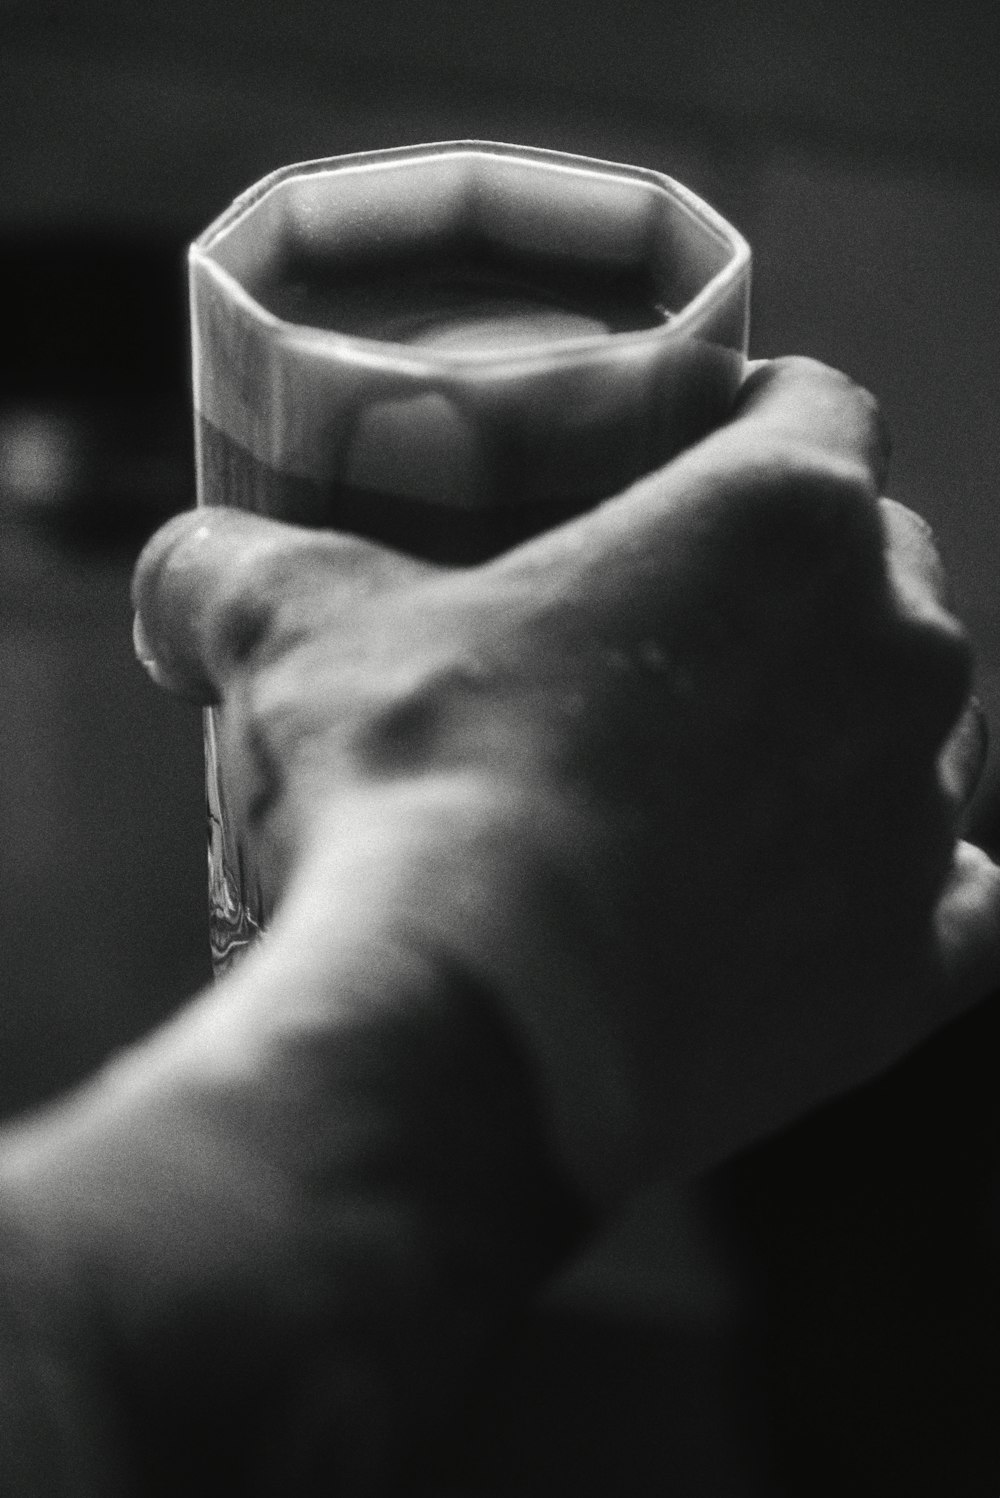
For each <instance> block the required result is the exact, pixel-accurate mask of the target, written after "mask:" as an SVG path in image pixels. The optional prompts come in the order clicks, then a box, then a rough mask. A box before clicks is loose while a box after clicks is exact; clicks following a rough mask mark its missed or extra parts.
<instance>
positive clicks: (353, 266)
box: [189, 141, 750, 972]
mask: <svg viewBox="0 0 1000 1498" xmlns="http://www.w3.org/2000/svg"><path fill="white" fill-rule="evenodd" d="M189 268H190V295H191V328H192V346H193V366H194V409H195V424H196V463H197V484H198V502H199V504H212V505H235V506H237V507H240V508H243V509H247V510H252V511H255V512H257V513H259V514H263V515H269V516H274V517H276V518H278V519H281V520H287V521H291V522H294V523H297V524H301V525H314V526H329V527H335V528H338V529H341V530H347V531H353V532H355V533H358V534H361V535H364V536H367V537H370V538H373V539H376V540H381V541H384V542H386V543H387V544H390V545H392V546H395V547H397V548H400V549H404V550H408V551H410V552H412V553H414V554H416V555H420V556H422V557H425V558H427V559H430V560H433V561H436V562H439V563H440V564H442V565H450V566H461V565H473V564H475V563H476V562H477V561H480V560H482V559H484V558H486V557H488V556H490V555H493V554H495V553H497V552H499V551H501V550H503V549H504V548H506V547H508V546H511V545H514V544H516V543H517V542H518V541H520V540H523V539H525V538H526V537H528V536H530V535H532V534H534V533H536V532H538V531H540V530H542V529H544V528H546V527H548V526H551V525H555V524H558V523H559V522H560V521H562V520H564V519H566V518H567V517H568V516H570V515H572V514H574V513H577V512H579V511H581V510H584V509H586V508H588V507H589V506H592V505H594V504H597V503H599V502H600V501H601V500H603V499H605V498H607V497H608V496H610V495H612V494H614V493H616V492H617V491H619V490H620V489H622V488H624V487H625V486H626V485H627V484H629V483H631V482H632V481H633V480H635V479H637V478H638V477H640V476H641V475H642V474H644V473H646V472H648V471H650V470H651V469H653V468H655V467H657V466H658V465H660V464H662V463H664V462H666V461H667V460H668V459H669V458H670V457H671V456H673V455H674V454H676V453H677V452H679V451H680V450H681V449H682V448H684V447H685V446H687V445H688V444H689V443H691V442H693V441H695V440H696V439H697V438H699V437H700V436H702V435H704V433H706V432H707V431H708V430H710V429H711V428H712V427H713V426H714V425H715V424H717V423H718V422H719V421H720V420H721V419H722V418H723V417H724V416H725V414H726V412H727V411H728V409H729V407H730V405H731V402H732V399H733V396H734V394H735V391H736V389H737V388H738V385H739V383H740V380H741V378H742V375H743V370H744V364H745V356H746V348H747V336H748V325H749V291H750V250H749V246H748V245H747V244H746V242H745V240H744V239H743V238H742V237H741V236H740V235H739V234H738V233H737V231H736V230H735V229H733V228H732V227H731V226H730V225H729V224H727V223H726V222H725V220H724V219H722V218H721V217H720V216H719V215H718V214H717V213H716V212H715V211H714V210H713V209H712V208H710V207H709V206H708V205H707V204H706V203H703V202H702V201H701V200H700V199H699V198H697V197H696V196H695V195H694V194H693V193H691V192H690V191H689V190H688V189H686V188H684V187H682V186H681V185H680V184H679V183H677V182H674V181H673V180H672V179H670V178H669V177H666V176H663V175H662V174H661V173H658V172H653V171H648V170H645V169H643V168H640V167H635V166H619V165H613V164H610V163H607V162H601V161H594V160H590V159H589V158H584V157H577V156H570V155H566V154H563V153H560V152H554V151H547V150H540V149H536V148H526V147H517V146H509V145H498V144H493V143H487V142H478V141H457V142H446V143H442V144H435V145H427V146H415V147H408V148H404V149H397V150H387V151H373V152H367V153H363V154H360V155H352V156H342V157H336V158H331V159H328V160H323V161H312V162H305V163H301V164H298V165H294V166H288V167H284V168H282V169H281V170H279V171H276V172H274V173H272V174H271V175H270V176H268V177H265V178H264V179H263V180H262V181H261V182H258V183H257V184H256V185H255V186H254V187H252V188H250V189H249V191H248V192H246V193H244V194H243V195H242V196H241V197H240V198H238V199H237V200H236V201H235V202H234V203H233V204H232V206H231V207H230V208H229V209H228V210H227V211H226V212H225V213H223V215H222V216H221V217H220V218H219V219H217V220H216V221H215V222H214V223H213V224H212V225H211V226H210V227H209V228H208V229H206V230H205V232H204V233H203V234H202V235H201V236H200V237H199V238H198V239H197V240H196V242H195V243H194V244H193V245H192V247H191V250H190V256H189ZM221 711H223V709H220V708H213V709H209V710H207V712H206V715H205V741H206V775H207V793H208V816H209V889H210V936H211V945H212V956H213V962H214V964H215V968H216V971H217V972H221V971H224V970H225V969H226V968H227V967H228V966H229V965H230V964H231V963H232V961H233V960H234V959H235V957H236V956H238V955H239V953H240V952H242V951H243V950H244V949H245V948H246V947H247V946H248V945H249V944H250V943H252V942H253V941H254V940H255V939H256V938H257V937H258V935H259V934H260V933H261V932H262V931H263V930H264V928H265V927H266V924H267V919H268V911H267V909H266V906H265V902H264V899H263V895H262V891H261V880H260V877H259V872H258V868H257V864H256V860H255V854H254V849H253V847H252V846H251V844H250V842H249V840H248V839H247V838H246V837H245V836H244V835H243V832H242V830H241V829H240V827H239V826H237V825H236V823H235V822H234V820H233V817H232V815H231V813H230V811H229V809H228V808H227V798H226V766H225V764H224V763H223V762H222V760H221V758H220V752H219V743H220V737H219V734H218V721H219V719H218V714H219V713H220V712H221Z"/></svg>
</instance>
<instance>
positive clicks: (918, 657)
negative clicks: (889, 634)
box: [894, 609, 973, 747]
mask: <svg viewBox="0 0 1000 1498" xmlns="http://www.w3.org/2000/svg"><path fill="white" fill-rule="evenodd" d="M894 664H895V679H896V682H897V688H898V696H897V702H900V703H901V706H902V709H903V712H902V715H901V717H902V722H901V727H902V728H903V730H904V731H909V732H911V733H916V734H918V735H919V737H920V738H921V740H923V741H926V742H928V743H930V744H931V745H933V746H934V747H937V746H939V745H940V744H941V743H942V742H943V740H944V739H945V738H946V736H947V735H948V734H949V733H950V732H951V730H952V729H953V728H954V726H955V724H956V723H957V722H958V720H959V718H960V717H961V715H962V713H963V711H964V709H965V707H966V705H967V703H968V700H969V694H970V692H971V689H972V675H973V652H972V647H971V644H970V642H969V638H968V635H967V634H966V632H965V630H964V629H963V627H962V626H961V624H959V622H958V620H957V619H955V618H954V617H953V615H951V614H947V613H946V612H945V611H944V610H943V609H940V610H936V611H935V612H934V613H933V614H931V613H927V614H925V615H924V616H922V617H920V618H917V617H911V618H909V619H906V620H904V621H902V622H901V623H899V624H898V626H897V637H896V650H895V662H894Z"/></svg>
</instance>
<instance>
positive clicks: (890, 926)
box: [0, 361, 1000, 1494]
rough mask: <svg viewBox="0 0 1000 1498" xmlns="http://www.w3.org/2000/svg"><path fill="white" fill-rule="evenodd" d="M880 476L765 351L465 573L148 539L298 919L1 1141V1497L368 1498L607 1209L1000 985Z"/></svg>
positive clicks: (241, 797) (778, 1119)
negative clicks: (653, 462) (40, 1466)
mask: <svg viewBox="0 0 1000 1498" xmlns="http://www.w3.org/2000/svg"><path fill="white" fill-rule="evenodd" d="M885 457H886V454H885V444H884V439H883V435H882V431H881V426H880V422H879V419H878V416H877V412H876V410H875V408H874V405H873V403H872V401H871V399H870V397H868V396H867V395H865V394H864V393H863V392H861V391H859V390H857V388H856V387H854V386H852V385H851V384H850V383H849V382H848V381H846V380H845V379H844V378H843V377H842V376H839V375H836V374H834V373H833V372H831V371H829V370H825V369H823V368H821V367H820V366H817V365H814V364H811V363H808V362H805V361H783V362H780V363H777V364H773V365H767V366H762V367H760V368H758V369H757V370H755V372H754V373H753V375H752V376H751V378H750V379H749V381H748V382H747V385H746V387H745V390H744V392H743V395H742V397H741V400H740V403H739V406H738V409H737V411H736V412H735V413H734V416H733V419H732V420H731V422H730V423H729V424H728V425H727V426H726V427H725V428H724V429H723V430H721V431H720V432H718V433H716V434H715V435H713V436H712V437H710V438H708V439H706V440H705V441H704V442H703V443H701V444H699V446H698V447H696V448H694V449H692V450H691V451H690V452H688V453H686V454H685V455H683V456H682V457H681V458H679V459H677V460H676V461H675V462H674V463H672V464H671V465H669V467H668V468H666V469H665V470H663V471H662V472H661V473H659V474H657V475H654V476H653V477H651V478H649V479H647V480H645V481H644V482H643V483H641V484H640V485H638V486H636V487H635V488H634V489H633V490H630V491H629V492H628V493H626V494H624V495H623V496H621V497H620V498H618V499H617V500H614V501H612V502H610V503H608V504H606V505H604V506H602V507H601V508H600V510H598V511H597V512H595V513H594V514H592V515H590V516H587V517H584V518H582V519H580V520H579V521H576V522H574V523H572V524H570V525H568V526H566V527H563V528H561V529H560V530H558V531H555V532H552V533H550V534H549V535H547V536H544V537H542V538H539V539H538V540H537V541H535V542H532V543H530V544H528V545H525V546H523V547H521V548H519V549H517V550H516V551H513V552H511V553H509V554H508V555H506V556H504V557H502V558H500V559H498V560H497V561H494V562H491V563H489V564H487V565H484V566H482V567H477V568H470V569H462V570H459V571H448V572H445V571H439V570H437V569H435V568H431V567H429V566H427V565H425V564H421V563H416V562H413V561H412V560H409V559H406V558H403V557H399V556H397V555H395V554H392V553H389V552H386V551H383V550H381V549H379V548H377V547H374V546H371V545H369V544H367V543H365V542H361V541H356V540H353V539H350V538H346V537H334V536H329V535H320V534H317V533H315V532H306V531H297V530H291V529H288V528H285V527H280V526H277V525H274V524H272V523H269V522H265V521H262V520H259V519H255V518H253V517H249V516H244V515H239V514H236V513H233V512H228V511H222V510H217V511H202V512H199V513H198V514H195V515H189V516H182V517H179V518H178V519H177V520H176V521H175V522H172V523H171V524H170V525H169V526H167V527H166V528H165V529H164V531H163V532H161V533H160V534H159V535H158V536H157V537H156V538H154V540H153V542H152V543H151V544H150V546H149V547H148V548H147V550H146V552H145V554H144V557H143V559H142V560H141V562H140V565H139V568H138V571H137V576H136V603H137V608H138V614H139V621H140V624H139V633H138V638H139V643H140V649H141V654H142V655H143V656H144V657H145V658H146V660H147V662H148V663H149V666H150V669H151V671H152V672H153V674H154V675H155V677H156V678H157V679H158V680H159V681H160V682H161V683H162V684H163V685H165V686H168V687H169V688H171V689H172V690H175V691H178V692H179V693H181V694H183V695H185V696H188V697H191V698H193V699H194V700H196V701H203V702H220V703H221V704H222V707H223V722H224V729H225V746H224V747H225V753H226V756H227V759H228V762H229V763H230V765H231V766H232V774H233V784H234V786H235V788H236V796H237V802H238V812H239V815H240V816H241V817H242V818H243V820H244V822H245V825H246V826H247V828H248V831H249V833H250V835H251V836H252V837H253V838H254V839H255V840H256V843H257V846H258V849H259V852H260V857H261V861H262V865H263V867H264V868H265V869H266V870H267V871H268V877H269V879H270V881H271V893H272V896H273V898H274V901H275V903H276V916H275V919H274V923H273V927H272V929H271V931H270V933H269V937H268V940H267V942H266V943H265V944H264V945H263V946H262V947H261V949H260V950H259V951H258V952H257V953H255V954H254V955H253V956H252V957H251V958H250V959H248V960H247V961H246V962H245V963H244V964H243V966H242V967H241V968H239V969H238V970H237V971H236V972H235V973H234V974H233V975H232V977H231V978H230V979H228V980H227V981H226V982H223V983H221V984H219V985H217V986H216V988H215V989H214V990H213V991H211V992H210V993H207V994H205V995H203V996H202V997H201V998H199V999H197V1000H196V1001H195V1002H194V1003H193V1004H192V1005H191V1006H190V1008H189V1009H188V1010H187V1011H185V1012H184V1013H183V1014H181V1015H180V1016H179V1017H178V1018H177V1019H176V1020H175V1021H174V1023H173V1024H172V1025H171V1026H169V1027H168V1028H167V1029H165V1030H164V1031H162V1032H160V1033H159V1034H158V1035H156V1036H154V1037H152V1038H151V1039H150V1040H149V1041H148V1042H146V1043H145V1044H143V1045H142V1046H139V1047H137V1048H136V1049H135V1050H134V1051H133V1052H130V1053H128V1054H126V1055H125V1056H122V1057H120V1058H118V1059H116V1060H115V1061H114V1062H113V1063H112V1064H111V1065H110V1066H109V1067H108V1068H107V1069H106V1071H105V1072H104V1073H103V1074H102V1075H101V1076H100V1077H99V1078H97V1079H96V1080H95V1082H94V1083H93V1084H91V1085H90V1086H89V1087H87V1088H85V1089H83V1090H82V1091H81V1092H80V1093H79V1094H77V1095H75V1096H74V1097H72V1098H70V1099H67V1100H66V1101H65V1102H64V1103H63V1104H62V1105H60V1106H59V1107H58V1108H55V1109H51V1110H48V1111H47V1112H46V1113H44V1114H43V1115H41V1116H40V1117H39V1118H37V1119H35V1120H32V1121H30V1122H28V1123H26V1124H25V1125H23V1126H22V1127H21V1128H19V1129H17V1130H14V1131H12V1132H10V1133H9V1134H8V1135H7V1137H6V1138H5V1139H4V1141H3V1144H2V1154H0V1200H2V1203H3V1209H4V1210H3V1216H2V1219H0V1220H2V1221H4V1222H6V1223H7V1225H8V1230H9V1233H10V1236H11V1239H12V1246H11V1252H10V1253H9V1254H8V1256H7V1262H8V1264H9V1265H11V1266H14V1267H12V1268H8V1270H7V1271H6V1290H7V1302H8V1304H9V1306H10V1308H11V1317H12V1325H13V1326H14V1327H15V1331H13V1332H12V1333H11V1336H10V1338H9V1346H10V1348H11V1349H12V1351H11V1356H10V1357H9V1358H8V1360H7V1368H8V1370H9V1372H10V1380H11V1383H12V1391H9V1402H10V1407H11V1408H12V1409H13V1411H14V1412H15V1413H14V1416H13V1417H12V1420H11V1422H10V1429H11V1430H12V1431H13V1435H12V1436H11V1437H9V1439H8V1448H7V1451H6V1452H3V1451H2V1449H0V1456H3V1458H4V1460H5V1461H6V1463H7V1471H8V1472H13V1473H15V1477H16V1474H17V1472H18V1469H17V1466H16V1463H17V1461H18V1459H19V1457H20V1459H21V1460H22V1462H23V1461H24V1460H25V1458H24V1449H25V1447H24V1442H25V1441H26V1440H27V1439H28V1436H27V1435H26V1434H25V1432H27V1433H28V1435H30V1432H31V1429H32V1422H33V1421H34V1423H35V1428H36V1430H37V1428H39V1427H44V1428H45V1429H46V1430H47V1432H48V1438H49V1448H48V1456H49V1458H50V1461H51V1463H53V1464H54V1465H53V1466H52V1469H51V1471H49V1472H48V1473H47V1474H44V1473H43V1475H42V1476H41V1477H39V1476H38V1475H37V1473H36V1474H32V1472H30V1471H28V1468H27V1467H24V1469H23V1470H24V1471H27V1473H28V1475H27V1476H26V1477H16V1481H15V1482H14V1483H11V1482H7V1483H6V1484H5V1486H4V1490H5V1491H10V1492H13V1493H24V1494H29V1493H36V1492H37V1493H43V1492H44V1493H46V1494H57V1493H59V1492H63V1491H65V1492H74V1493H78V1492H85V1491H88V1489H87V1487H86V1486H85V1479H86V1477H87V1476H88V1475H89V1480H90V1482H91V1488H92V1490H93V1491H95V1492H100V1493H102V1494H105V1493H106V1494H115V1493H118V1492H122V1493H131V1492H146V1491H155V1486H153V1485H152V1484H153V1474H154V1473H156V1472H161V1471H163V1470H167V1469H168V1470H169V1471H170V1474H171V1479H172V1480H173V1481H175V1482H179V1483H181V1484H182V1485H183V1487H184V1490H185V1491H197V1490H198V1489H197V1486H196V1484H197V1481H198V1480H199V1479H200V1478H201V1477H204V1478H205V1480H206V1490H209V1489H210V1490H211V1491H214V1492H219V1491H223V1492H225V1491H233V1492H237V1491H240V1492H244V1491H251V1492H272V1491H273V1492H289V1491H294V1492H296V1493H305V1492H309V1491H311V1490H312V1489H311V1487H310V1483H311V1482H315V1484H316V1486H317V1487H320V1488H321V1489H322V1490H324V1491H326V1490H329V1489H330V1485H331V1482H333V1483H335V1484H336V1490H337V1491H339V1492H346V1493H355V1492H377V1491H382V1490H383V1488H384V1486H386V1485H391V1483H393V1482H396V1481H399V1480H401V1479H404V1478H405V1477H406V1476H407V1474H408V1473H410V1472H412V1470H413V1463H414V1462H415V1461H416V1460H417V1454H416V1446H417V1432H431V1433H432V1434H433V1432H434V1431H435V1429H437V1428H438V1426H439V1424H443V1423H444V1422H446V1421H447V1419H449V1418H450V1417H452V1416H453V1413H454V1408H455V1401H456V1399H457V1398H459V1397H460V1396H461V1393H462V1391H463V1390H465V1389H467V1387H468V1386H469V1382H470V1380H473V1379H474V1376H475V1372H476V1370H477V1369H478V1368H481V1367H482V1366H484V1363H485V1362H488V1359H489V1356H490V1353H491V1349H492V1348H493V1346H494V1343H495V1338H496V1336H497V1335H498V1334H500V1333H501V1332H502V1329H503V1327H504V1325H505V1324H506V1322H507V1319H508V1318H509V1316H510V1314H511V1311H512V1308H513V1307H515V1306H517V1305H518V1304H521V1303H523V1301H524V1299H525V1298H526V1297H527V1296H529V1295H530V1294H531V1292H532V1290H533V1289H534V1288H535V1287H536V1286H537V1285H538V1284H539V1283H540V1282H541V1280H542V1279H543V1278H544V1276H545V1274H546V1273H547V1272H548V1271H549V1269H550V1268H551V1266H552V1264H553V1263H554V1262H555V1261H556V1260H557V1259H558V1258H559V1257H560V1255H564V1254H566V1253H568V1252H569V1251H571V1248H572V1246H573V1244H574V1243H575V1242H576V1241H577V1237H578V1234H579V1232H580V1230H581V1227H582V1225H583V1223H584V1222H585V1221H586V1219H587V1216H588V1214H596V1213H597V1212H599V1211H600V1210H601V1208H602V1207H603V1206H604V1205H605V1204H606V1203H609V1202H613V1201H616V1200H619V1199H620V1198H621V1197H622V1196H623V1195H624V1194H626V1193H627V1192H628V1191H629V1190H630V1189H632V1187H633V1186H634V1185H635V1184H636V1183H638V1182H641V1181H643V1180H646V1179H649V1178H650V1177H651V1176H653V1175H656V1174H662V1173H666V1172H674V1173H676V1174H685V1173H688V1172H691V1171H694V1170H697V1169H700V1168H702V1167H703V1166H705V1165H707V1164H709V1163H711V1162H713V1161H716V1160H718V1159H720V1158H722V1157H724V1156H725V1155H727V1154H728V1153H730V1152H731V1151H733V1150H735V1149H737V1148H740V1147H741V1146H743V1145H745V1144H748V1143H750V1142H751V1141H753V1140H755V1139H758V1138H760V1137H761V1136H762V1135H764V1134H766V1133H768V1132H769V1131H772V1130H774V1129H777V1128H780V1127H781V1126H782V1125H783V1124H785V1123H786V1122H788V1121H789V1120H790V1119H792V1118H795V1117H797V1116H798V1115H799V1114H801V1113H802V1112H803V1111H805V1110H806V1109H808V1108H810V1107H812V1106H814V1105H816V1104H818V1103H820V1102H822V1101H824V1100H825V1099H827V1098H829V1097H830V1096H832V1095H833V1094H835V1093H837V1092H839V1091H842V1090H843V1089H845V1088H847V1087H850V1086H853V1085H856V1084H857V1083H859V1082H861V1081H863V1080H865V1079H867V1078H868V1077H870V1076H872V1075H874V1074H875V1073H876V1072H877V1071H878V1070H880V1069H881V1068H882V1067H884V1066H886V1065H887V1064H889V1063H890V1062H891V1061H893V1060H895V1059H896V1058H897V1057H899V1056H900V1055H902V1054H903V1053H904V1052H905V1051H906V1050H907V1049H908V1048H910V1047H911V1046H912V1045H914V1044H915V1043H917V1042H918V1041H920V1040H921V1039H923V1038H924V1037H925V1036H926V1035H928V1034H929V1033H930V1032H931V1031H933V1029H934V1028H935V1027H936V1026H938V1025H940V1024H942V1023H944V1022H946V1021H947V1020H948V1019H950V1018H951V1017H953V1016H954V1015H955V1014H957V1013H959V1012H961V1010H962V1009H963V1008H965V1007H967V1006H968V1005H969V1004H971V1003H973V1002H975V1000H976V999H977V998H978V997H980V996H981V995H983V994H984V993H986V992H987V991H988V990H989V989H990V987H991V986H993V985H994V984H995V982H996V979H997V975H998V973H1000V874H998V871H997V870H996V868H995V867H994V866H993V865H992V864H991V863H990V862H989V860H988V859H987V858H986V857H985V855H983V854H982V853H981V852H980V851H979V850H977V849H975V848H973V847H971V846H969V845H968V844H966V843H963V842H962V841H961V840H960V838H959V836H958V830H959V827H960V823H961V814H962V806H963V804H964V800H965V798H966V796H967V794H968V791H969V788H970V786H971V784H972V782H973V780H974V778H975V774H976V773H977V769H978V765H979V762H980V760H981V743H980V740H979V737H978V735H977V733H976V731H975V727H974V717H973V716H972V715H971V714H970V712H969V710H968V706H967V699H968V690H969V675H970V664H969V651H968V646H967V643H966V641H965V639H964V637H963V635H962V632H961V630H960V628H959V627H958V625H957V624H956V622H955V620H954V619H953V618H952V617H951V616H950V614H949V613H948V612H947V610H946V609H945V608H944V606H943V604H942V601H941V578H940V567H939V564H938V562H937V559H936V557H935V555H934V552H933V548H932V547H931V545H930V542H929V540H928V538H927V536H926V533H925V530H924V528H923V527H922V526H921V525H920V523H919V522H918V521H916V519H915V517H912V516H910V515H909V514H908V513H907V512H906V511H903V510H902V509H900V508H899V507H898V506H892V505H890V504H889V503H888V502H880V501H879V498H878V496H879V494H880V492H881V487H882V483H883V479H884V465H885ZM545 1204H548V1206H546V1205H545ZM18 1266H20V1267H18ZM40 1363H41V1365H42V1367H43V1371H44V1370H49V1373H50V1374H51V1371H52V1370H53V1369H54V1370H55V1374H54V1375H52V1376H54V1377H56V1381H57V1383H58V1385H59V1391H60V1392H59V1397H58V1400H57V1399H55V1398H54V1396H53V1395H52V1394H51V1392H49V1393H48V1394H47V1393H46V1390H47V1389H48V1388H49V1386H50V1384H51V1378H50V1379H49V1383H47V1382H46V1378H45V1377H44V1376H41V1375H40V1374H39V1372H38V1368H39V1364H40ZM19 1420H20V1423H19ZM19 1431H20V1435H19V1434H18V1432H19ZM19 1441H20V1445H19ZM206 1453H207V1454H206ZM88 1464H89V1473H88ZM29 1465H30V1464H29ZM2 1471H3V1468H2V1465H0V1473H2ZM53 1473H55V1476H53ZM18 1483H19V1484H20V1485H19V1486H18V1485H17V1484H18ZM32 1483H34V1486H32ZM60 1484H61V1485H60ZM74 1484H75V1485H74Z"/></svg>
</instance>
